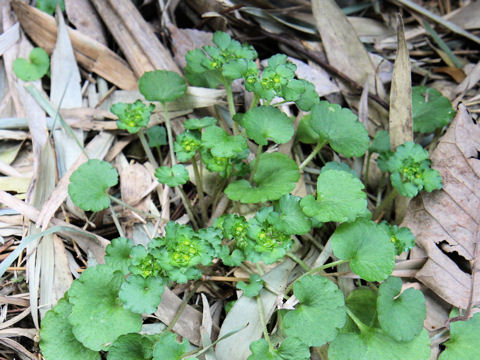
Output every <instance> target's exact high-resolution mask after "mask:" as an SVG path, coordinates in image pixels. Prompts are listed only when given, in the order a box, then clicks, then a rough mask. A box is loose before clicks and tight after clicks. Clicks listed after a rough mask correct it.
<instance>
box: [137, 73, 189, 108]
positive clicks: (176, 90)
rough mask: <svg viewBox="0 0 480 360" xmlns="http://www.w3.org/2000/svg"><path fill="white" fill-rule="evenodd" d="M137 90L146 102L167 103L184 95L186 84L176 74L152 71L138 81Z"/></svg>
mask: <svg viewBox="0 0 480 360" xmlns="http://www.w3.org/2000/svg"><path fill="white" fill-rule="evenodd" d="M138 90H140V92H141V93H142V95H143V96H144V97H145V99H147V100H150V101H159V102H161V103H167V102H169V101H173V100H176V99H178V98H181V97H182V96H183V95H185V92H186V91H187V83H186V82H185V80H184V79H183V78H182V77H181V76H180V75H178V74H177V73H176V72H173V71H168V70H154V71H148V72H146V73H144V74H143V75H142V76H141V77H140V79H138Z"/></svg>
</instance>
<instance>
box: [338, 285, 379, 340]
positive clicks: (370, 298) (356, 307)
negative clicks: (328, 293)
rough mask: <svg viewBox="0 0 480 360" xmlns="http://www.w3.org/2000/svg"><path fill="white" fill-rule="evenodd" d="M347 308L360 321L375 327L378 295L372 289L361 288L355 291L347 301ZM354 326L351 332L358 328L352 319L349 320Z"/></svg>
mask: <svg viewBox="0 0 480 360" xmlns="http://www.w3.org/2000/svg"><path fill="white" fill-rule="evenodd" d="M345 304H346V305H347V307H348V308H349V309H350V310H351V311H352V312H353V313H354V314H355V316H356V317H358V319H359V320H360V321H361V322H362V323H364V324H365V325H367V326H368V327H374V326H375V324H376V321H377V294H376V293H375V292H373V291H372V290H371V289H370V288H367V287H360V288H357V289H355V290H353V291H352V292H351V293H350V294H349V295H348V297H347V298H346V300H345ZM347 322H349V323H350V324H351V325H353V327H352V328H350V329H351V330H355V331H356V330H357V329H358V328H357V326H356V325H355V323H354V322H353V321H351V319H350V318H349V320H347Z"/></svg>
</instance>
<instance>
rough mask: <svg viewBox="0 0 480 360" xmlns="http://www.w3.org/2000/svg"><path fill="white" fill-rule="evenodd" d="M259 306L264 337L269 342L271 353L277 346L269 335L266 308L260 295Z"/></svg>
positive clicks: (258, 297) (258, 296)
mask: <svg viewBox="0 0 480 360" xmlns="http://www.w3.org/2000/svg"><path fill="white" fill-rule="evenodd" d="M257 306H258V314H259V315H260V323H261V324H262V330H263V337H264V338H265V341H266V342H267V344H268V349H269V350H270V353H273V351H274V350H275V348H274V346H273V344H272V341H271V340H270V336H269V335H268V329H267V321H266V317H265V309H264V308H263V303H262V299H261V297H260V295H257Z"/></svg>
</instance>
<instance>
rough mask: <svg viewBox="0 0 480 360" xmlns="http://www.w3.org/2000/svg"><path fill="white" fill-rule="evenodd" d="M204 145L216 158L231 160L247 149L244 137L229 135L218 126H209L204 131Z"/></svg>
mask: <svg viewBox="0 0 480 360" xmlns="http://www.w3.org/2000/svg"><path fill="white" fill-rule="evenodd" d="M202 143H203V145H204V146H205V147H207V148H208V149H210V151H211V152H212V154H213V155H214V156H216V157H224V158H231V157H234V156H236V155H237V154H239V153H241V152H242V151H244V150H245V149H247V140H245V138H244V137H243V136H241V135H235V136H232V135H229V134H227V132H226V131H225V130H223V129H222V128H221V127H218V126H209V127H207V128H206V129H205V130H204V131H203V134H202Z"/></svg>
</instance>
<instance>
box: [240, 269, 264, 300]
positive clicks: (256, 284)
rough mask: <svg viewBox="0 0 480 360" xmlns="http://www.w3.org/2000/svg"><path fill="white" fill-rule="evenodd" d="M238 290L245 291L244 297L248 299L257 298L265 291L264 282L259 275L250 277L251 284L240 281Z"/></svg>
mask: <svg viewBox="0 0 480 360" xmlns="http://www.w3.org/2000/svg"><path fill="white" fill-rule="evenodd" d="M237 289H240V290H243V295H245V296H248V297H254V296H257V295H258V294H259V293H260V290H262V289H263V280H262V278H261V277H260V275H258V274H252V275H250V281H249V283H248V284H247V283H245V282H243V281H239V282H238V283H237Z"/></svg>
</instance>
